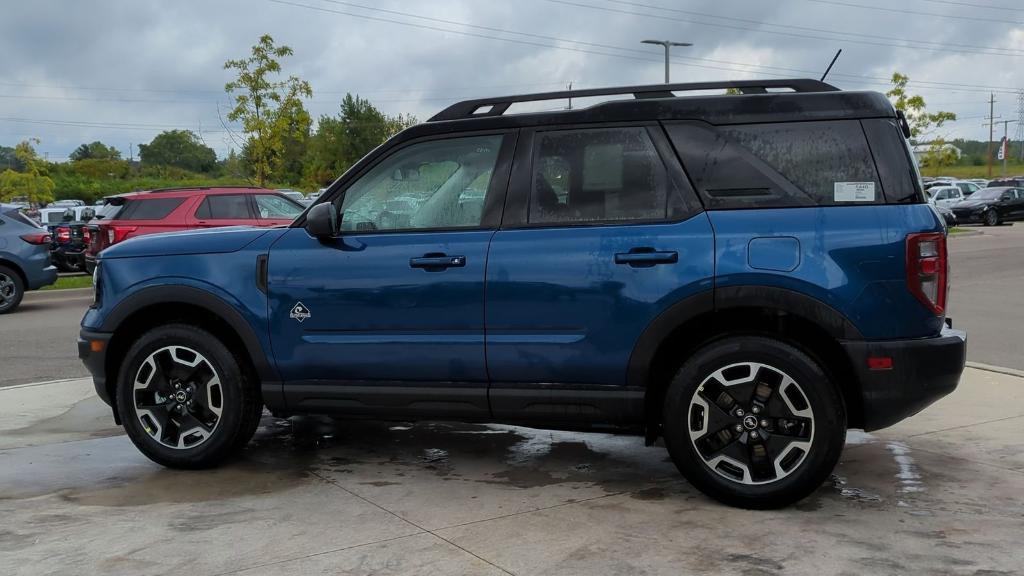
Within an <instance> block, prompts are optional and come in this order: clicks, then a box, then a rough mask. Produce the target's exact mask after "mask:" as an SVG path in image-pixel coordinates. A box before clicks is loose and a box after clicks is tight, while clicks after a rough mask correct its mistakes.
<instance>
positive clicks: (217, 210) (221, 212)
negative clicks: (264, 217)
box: [196, 194, 252, 220]
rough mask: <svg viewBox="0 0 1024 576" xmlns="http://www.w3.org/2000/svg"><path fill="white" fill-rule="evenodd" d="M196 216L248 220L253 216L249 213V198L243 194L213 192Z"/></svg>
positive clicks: (204, 201)
mask: <svg viewBox="0 0 1024 576" xmlns="http://www.w3.org/2000/svg"><path fill="white" fill-rule="evenodd" d="M196 218H199V219H200V220H202V219H205V218H209V219H211V220H247V219H249V218H252V216H251V215H250V214H249V199H248V198H247V197H246V196H245V195H243V194H211V195H209V196H207V197H206V200H203V203H202V204H201V205H200V206H199V208H198V209H197V210H196Z"/></svg>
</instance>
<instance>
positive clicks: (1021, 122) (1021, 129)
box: [1017, 90, 1024, 163]
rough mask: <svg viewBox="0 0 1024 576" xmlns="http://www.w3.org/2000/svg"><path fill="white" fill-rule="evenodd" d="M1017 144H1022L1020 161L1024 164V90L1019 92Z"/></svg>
mask: <svg viewBox="0 0 1024 576" xmlns="http://www.w3.org/2000/svg"><path fill="white" fill-rule="evenodd" d="M1017 142H1018V143H1020V161H1021V162H1022V163H1024V90H1018V91H1017Z"/></svg>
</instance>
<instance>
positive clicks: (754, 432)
mask: <svg viewBox="0 0 1024 576" xmlns="http://www.w3.org/2000/svg"><path fill="white" fill-rule="evenodd" d="M750 439H751V440H757V430H751V431H750Z"/></svg>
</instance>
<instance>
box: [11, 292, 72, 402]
mask: <svg viewBox="0 0 1024 576" xmlns="http://www.w3.org/2000/svg"><path fill="white" fill-rule="evenodd" d="M91 303H92V290H90V289H85V290H44V291H42V292H29V293H28V294H25V299H24V300H22V303H21V306H20V307H19V308H18V310H17V311H15V312H13V313H11V314H4V315H2V316H0V386H9V385H11V384H24V383H26V382H41V381H45V380H57V379H59V378H75V377H81V376H88V375H89V371H88V370H86V369H85V366H82V362H81V361H79V359H78V350H77V349H76V348H75V342H76V341H77V340H78V325H79V323H80V322H81V321H82V316H83V315H84V314H85V310H86V309H87V308H88V307H89V304H91Z"/></svg>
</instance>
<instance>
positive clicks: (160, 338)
mask: <svg viewBox="0 0 1024 576" xmlns="http://www.w3.org/2000/svg"><path fill="white" fill-rule="evenodd" d="M117 402H118V411H119V412H120V414H121V416H122V421H123V422H124V428H125V432H127V434H128V436H129V438H131V440H132V442H133V443H134V444H135V446H136V447H138V449H139V450H140V451H142V453H143V454H145V455H146V456H147V457H149V458H150V459H151V460H153V461H154V462H157V463H159V464H163V465H164V466H168V467H172V468H205V467H210V466H215V465H217V464H219V463H220V462H221V461H223V460H224V459H225V458H227V457H228V456H229V455H230V454H231V453H232V452H233V451H235V450H237V449H239V448H241V447H242V446H244V445H245V443H246V442H248V441H249V439H250V438H251V437H252V434H253V432H254V431H255V429H256V423H258V421H259V417H260V414H261V412H262V405H261V402H260V400H259V395H258V393H257V392H256V386H255V385H254V383H251V382H249V381H248V379H247V378H246V375H245V372H244V371H243V370H242V368H241V364H240V362H239V361H238V359H237V358H235V356H234V355H233V354H232V353H231V352H230V351H229V350H228V349H227V347H226V346H225V345H224V344H223V343H222V342H221V341H220V340H219V339H217V337H215V336H214V335H212V334H210V333H209V332H207V331H205V330H202V329H200V328H197V327H195V326H189V325H183V324H172V325H167V326H161V327H159V328H154V329H153V330H150V331H149V332H147V333H145V334H144V335H142V337H141V338H139V339H138V340H137V341H136V343H135V344H134V345H133V346H132V347H131V349H129V351H128V353H127V354H126V356H125V361H124V363H123V364H122V366H121V370H120V374H119V375H118V388H117Z"/></svg>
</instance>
